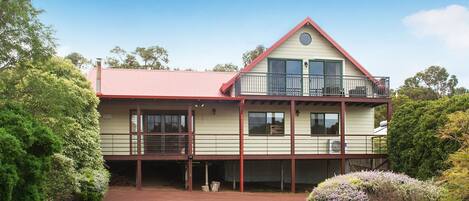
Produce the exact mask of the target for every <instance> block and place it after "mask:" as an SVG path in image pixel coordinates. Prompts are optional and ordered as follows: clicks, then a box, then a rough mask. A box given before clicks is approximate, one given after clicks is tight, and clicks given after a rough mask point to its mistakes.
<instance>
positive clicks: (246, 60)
mask: <svg viewBox="0 0 469 201" xmlns="http://www.w3.org/2000/svg"><path fill="white" fill-rule="evenodd" d="M265 50H266V48H265V47H264V46H263V45H258V46H256V48H254V49H253V50H249V51H246V52H244V53H243V64H244V67H246V66H247V65H249V64H250V63H251V62H252V61H254V59H256V58H257V57H258V56H259V55H261V54H262V53H264V52H265Z"/></svg>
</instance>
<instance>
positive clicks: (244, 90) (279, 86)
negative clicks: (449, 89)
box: [235, 72, 390, 98]
mask: <svg viewBox="0 0 469 201" xmlns="http://www.w3.org/2000/svg"><path fill="white" fill-rule="evenodd" d="M389 94H390V93H389V77H372V78H370V77H366V76H352V75H309V74H285V73H258V72H246V73H241V74H240V76H239V78H238V79H237V80H236V84H235V95H236V96H249V95H253V96H259V95H260V96H338V97H359V98H388V97H389Z"/></svg>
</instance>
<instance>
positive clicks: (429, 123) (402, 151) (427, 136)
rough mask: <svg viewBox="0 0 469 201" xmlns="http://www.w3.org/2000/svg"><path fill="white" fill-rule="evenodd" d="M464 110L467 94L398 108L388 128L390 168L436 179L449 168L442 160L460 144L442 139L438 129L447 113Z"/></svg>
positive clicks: (422, 177) (423, 177) (444, 121)
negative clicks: (435, 177)
mask: <svg viewBox="0 0 469 201" xmlns="http://www.w3.org/2000/svg"><path fill="white" fill-rule="evenodd" d="M467 109H469V94H467V95H461V96H453V97H451V98H441V99H438V100H435V101H411V102H408V103H405V104H404V105H402V106H400V107H399V109H398V110H397V111H396V112H395V113H394V116H393V119H392V121H391V122H390V125H389V129H388V136H387V142H388V147H389V149H388V154H389V160H390V164H391V169H392V170H394V171H397V172H403V173H405V174H407V175H409V176H411V177H415V178H418V179H429V178H432V177H434V176H439V174H441V172H443V171H444V170H446V169H447V168H449V167H450V165H449V164H448V163H446V162H445V161H446V160H447V159H448V156H449V154H451V153H454V152H455V151H456V150H458V149H459V148H460V145H459V144H458V143H457V142H455V141H454V140H452V139H441V138H440V137H439V134H438V130H439V129H440V128H442V127H443V126H444V125H445V123H446V122H447V121H448V115H449V114H451V113H454V112H456V111H464V110H467Z"/></svg>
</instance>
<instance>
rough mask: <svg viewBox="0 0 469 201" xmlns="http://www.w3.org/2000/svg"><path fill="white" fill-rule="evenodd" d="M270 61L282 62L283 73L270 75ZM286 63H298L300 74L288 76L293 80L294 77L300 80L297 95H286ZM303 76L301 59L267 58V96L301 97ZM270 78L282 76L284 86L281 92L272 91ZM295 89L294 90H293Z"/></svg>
mask: <svg viewBox="0 0 469 201" xmlns="http://www.w3.org/2000/svg"><path fill="white" fill-rule="evenodd" d="M271 61H283V62H284V69H283V70H284V71H283V72H282V73H272V70H271V65H270V64H271ZM288 61H294V62H299V63H300V71H301V72H300V74H290V75H293V78H294V77H295V76H299V78H300V83H299V84H300V85H301V86H300V89H299V90H300V91H299V94H298V95H288V89H287V78H288V75H289V74H288V73H287V71H288V70H287V62H288ZM303 75H304V69H303V59H290V58H270V57H269V58H267V93H268V94H269V95H279V94H280V95H287V96H302V95H303V89H304V86H303V85H304V81H303V79H304V78H303ZM272 76H283V80H284V86H282V87H283V88H282V89H283V91H275V90H272V86H271V79H272ZM293 89H296V88H293Z"/></svg>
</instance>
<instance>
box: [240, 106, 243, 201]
mask: <svg viewBox="0 0 469 201" xmlns="http://www.w3.org/2000/svg"><path fill="white" fill-rule="evenodd" d="M239 191H240V192H244V99H243V100H241V101H240V102H239Z"/></svg>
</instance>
